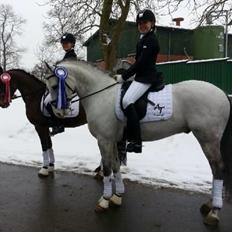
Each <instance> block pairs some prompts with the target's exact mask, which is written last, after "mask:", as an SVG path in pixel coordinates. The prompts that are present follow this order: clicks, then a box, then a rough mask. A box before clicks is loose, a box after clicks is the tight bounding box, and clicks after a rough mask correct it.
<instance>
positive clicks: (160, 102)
mask: <svg viewBox="0 0 232 232" xmlns="http://www.w3.org/2000/svg"><path fill="white" fill-rule="evenodd" d="M120 95H121V86H119V89H118V94H117V97H116V104H115V113H116V116H117V118H118V119H119V120H121V121H126V117H125V115H124V113H123V112H122V110H121V106H120ZM148 99H149V100H150V101H152V102H153V103H154V104H151V103H149V102H148V104H147V113H146V115H145V117H144V118H142V119H141V120H140V122H151V121H159V120H167V119H169V118H170V117H171V116H172V112H173V109H172V105H173V103H172V85H171V84H169V85H166V86H165V87H164V89H162V90H161V91H159V92H150V93H149V94H148Z"/></svg>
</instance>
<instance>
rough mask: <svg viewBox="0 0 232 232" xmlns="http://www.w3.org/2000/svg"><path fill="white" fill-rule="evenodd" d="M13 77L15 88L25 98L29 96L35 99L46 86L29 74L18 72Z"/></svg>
mask: <svg viewBox="0 0 232 232" xmlns="http://www.w3.org/2000/svg"><path fill="white" fill-rule="evenodd" d="M12 76H13V78H12V80H13V81H14V83H13V84H14V87H15V88H16V89H17V90H19V92H20V93H21V95H22V97H23V98H24V97H26V96H29V95H31V97H33V96H35V95H36V94H37V93H39V92H41V91H42V90H43V89H44V88H45V85H44V84H43V83H42V82H41V84H40V82H39V81H37V80H36V79H34V78H33V77H31V76H30V75H29V74H27V73H23V72H21V71H18V72H15V73H13V75H12Z"/></svg>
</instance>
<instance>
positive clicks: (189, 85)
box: [47, 61, 232, 225]
mask: <svg viewBox="0 0 232 232" xmlns="http://www.w3.org/2000/svg"><path fill="white" fill-rule="evenodd" d="M59 66H62V67H65V68H66V69H67V71H68V78H70V79H72V82H73V83H75V84H74V85H75V91H77V92H78V95H79V96H80V100H81V102H82V104H83V107H84V110H85V112H86V116H87V122H88V126H89V130H90V132H91V134H92V135H93V136H94V137H95V138H96V139H97V141H98V146H99V149H100V153H101V156H102V163H103V172H104V179H103V182H104V191H103V195H102V197H101V198H100V200H99V201H98V203H97V207H96V210H97V211H102V210H105V209H107V208H108V207H109V203H110V202H111V203H113V204H116V205H121V203H122V194H123V193H124V185H123V181H122V178H121V174H120V162H119V159H118V154H117V146H116V144H117V142H118V141H119V140H120V139H121V138H122V136H123V129H124V127H125V122H121V121H119V120H118V119H117V118H116V115H115V101H116V96H117V91H118V88H119V87H120V85H119V84H117V83H116V81H115V80H114V79H112V78H110V77H109V75H108V74H106V73H104V72H102V71H100V70H98V69H97V68H95V67H93V66H92V65H90V64H88V63H86V62H83V61H75V62H62V63H60V64H59ZM55 86H57V79H56V77H55V76H54V75H52V74H51V76H50V77H49V78H48V79H47V87H48V88H49V90H50V92H51V95H52V98H53V100H55V98H56V93H55V90H54V89H55V88H54V87H55ZM102 89H104V91H100V92H99V90H102ZM69 94H71V92H70V93H69V89H67V95H68V96H69ZM172 96H173V114H172V116H171V118H169V119H167V120H165V121H155V122H149V123H142V124H141V133H142V140H143V141H154V140H158V139H162V138H165V137H168V136H170V135H174V134H177V133H182V132H184V133H189V132H190V131H192V133H193V134H194V136H195V137H196V138H197V140H198V142H199V143H200V145H201V147H202V150H203V152H204V154H205V156H206V158H207V160H208V162H209V164H210V167H211V170H212V174H213V183H212V198H211V199H210V200H209V202H207V203H206V204H204V205H203V206H202V208H201V209H202V212H204V213H206V216H205V219H204V222H205V223H206V224H210V225H217V224H218V222H219V210H220V209H221V208H222V205H223V199H222V192H223V185H224V186H225V190H226V196H227V198H228V199H229V198H230V197H231V195H232V154H231V152H230V147H231V142H232V115H231V103H230V101H229V99H228V97H227V96H226V94H225V93H224V92H223V91H222V90H221V89H219V88H217V87H216V86H214V85H212V84H210V83H207V82H203V81H194V80H191V81H183V82H180V83H177V84H173V85H172ZM154 152H155V151H154ZM112 171H113V176H114V182H115V186H116V188H115V193H114V194H113V191H112V176H111V175H112Z"/></svg>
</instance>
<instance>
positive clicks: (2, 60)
mask: <svg viewBox="0 0 232 232" xmlns="http://www.w3.org/2000/svg"><path fill="white" fill-rule="evenodd" d="M24 23H25V20H24V19H22V18H21V17H20V16H18V15H16V14H15V13H14V11H13V8H12V7H11V6H10V5H4V4H1V5H0V64H1V65H2V68H3V69H4V70H6V68H9V67H13V66H17V65H18V61H19V57H20V53H21V52H23V49H20V48H18V47H17V45H16V42H15V38H16V36H17V35H20V34H21V33H22V25H23V24H24Z"/></svg>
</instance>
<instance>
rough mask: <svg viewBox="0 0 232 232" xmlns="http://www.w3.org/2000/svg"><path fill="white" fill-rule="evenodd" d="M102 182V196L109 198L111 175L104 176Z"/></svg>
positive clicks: (110, 193) (110, 194)
mask: <svg viewBox="0 0 232 232" xmlns="http://www.w3.org/2000/svg"><path fill="white" fill-rule="evenodd" d="M103 183H104V192H103V197H104V198H110V197H111V196H112V181H111V176H104V179H103Z"/></svg>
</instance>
